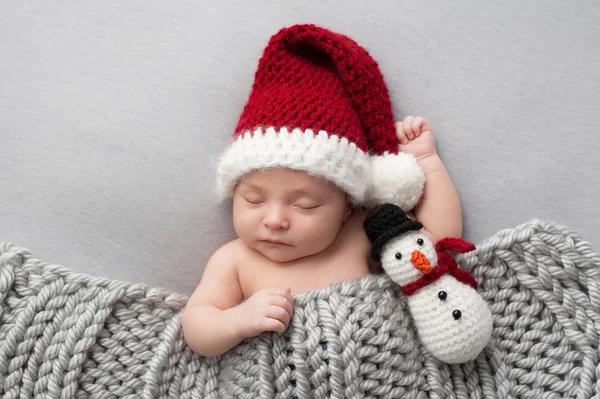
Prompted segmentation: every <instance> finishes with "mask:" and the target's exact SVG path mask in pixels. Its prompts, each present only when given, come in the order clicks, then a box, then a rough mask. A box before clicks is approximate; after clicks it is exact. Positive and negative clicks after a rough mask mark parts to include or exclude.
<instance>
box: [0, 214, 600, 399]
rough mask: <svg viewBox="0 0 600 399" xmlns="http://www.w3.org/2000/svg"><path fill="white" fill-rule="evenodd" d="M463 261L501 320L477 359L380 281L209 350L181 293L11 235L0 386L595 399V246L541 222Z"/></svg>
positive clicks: (17, 389)
mask: <svg viewBox="0 0 600 399" xmlns="http://www.w3.org/2000/svg"><path fill="white" fill-rule="evenodd" d="M458 260H459V263H460V265H461V267H462V268H464V269H467V270H469V271H471V272H472V273H473V275H474V276H475V277H476V279H477V280H478V281H479V282H480V289H479V290H480V293H481V295H482V296H483V297H484V299H485V300H486V301H487V303H488V304H489V306H490V308H491V310H492V313H493V315H494V332H493V336H492V340H491V342H490V343H489V345H488V346H487V348H486V349H485V350H484V351H483V352H482V353H481V354H480V356H479V357H478V358H477V359H476V360H475V361H473V362H469V363H466V364H463V365H453V366H449V365H446V364H442V363H440V362H439V361H437V360H436V359H434V358H432V357H431V356H430V355H428V354H427V353H426V352H425V351H424V350H423V349H422V347H421V345H420V344H419V341H418V339H417V336H416V331H415V329H414V327H413V325H412V322H411V318H410V314H409V312H408V309H407V307H406V303H405V300H404V298H403V297H402V295H401V294H399V291H398V288H397V287H396V286H395V285H394V284H393V283H392V282H391V281H390V280H389V279H388V278H387V277H386V276H385V275H377V276H374V275H371V276H367V277H365V278H362V279H360V280H355V281H348V282H344V283H341V284H336V285H333V286H330V287H327V288H324V289H321V290H317V291H312V292H308V293H304V294H301V295H298V296H296V298H295V314H294V317H293V319H292V321H291V325H290V327H289V329H288V330H287V332H285V333H284V334H282V335H278V334H269V333H265V334H262V335H260V336H258V337H255V338H252V339H249V340H247V341H245V342H243V343H242V344H240V345H239V346H238V347H236V348H235V349H233V350H231V351H230V352H228V353H226V354H225V355H223V356H221V357H218V358H212V359H211V358H203V357H200V356H198V355H196V354H194V353H193V352H192V351H191V350H190V349H189V348H187V346H186V345H185V341H184V340H183V336H182V332H181V326H180V322H181V312H182V309H183V307H184V305H185V302H186V299H187V298H186V297H185V296H183V295H178V294H176V293H171V292H168V291H165V290H162V289H158V288H151V287H148V286H144V285H140V284H131V283H126V282H121V281H115V280H111V279H106V278H94V277H90V276H86V275H81V274H76V273H73V272H71V271H69V270H68V269H66V268H64V267H61V266H56V265H49V264H46V263H44V262H42V261H40V260H38V259H36V258H35V257H34V256H32V254H31V253H30V252H28V251H27V250H25V249H23V248H19V247H16V246H14V245H11V244H3V245H1V246H0V300H1V303H2V307H1V308H0V396H1V397H2V398H34V397H35V398H107V399H108V398H229V397H239V398H256V397H260V398H329V397H331V398H375V397H381V398H440V399H442V398H443V399H445V398H503V399H504V398H536V399H541V398H580V399H584V398H586V399H587V398H600V394H599V393H600V366H599V364H598V359H599V355H600V353H599V352H600V349H599V333H600V288H599V285H600V258H599V256H598V255H597V254H596V253H595V252H594V251H593V250H592V248H591V247H590V245H589V244H588V243H587V242H585V241H584V240H582V239H581V238H580V237H579V236H578V235H577V234H576V233H574V232H573V231H571V230H569V229H566V228H564V227H561V226H557V225H554V224H550V223H544V222H540V221H531V222H529V223H525V224H523V225H521V226H518V227H517V228H514V229H507V230H503V231H500V232H499V233H497V234H495V235H494V236H493V237H491V238H490V239H488V240H486V241H485V242H483V243H482V244H481V245H479V246H478V248H477V250H476V251H475V252H472V253H468V254H465V255H461V256H459V257H458Z"/></svg>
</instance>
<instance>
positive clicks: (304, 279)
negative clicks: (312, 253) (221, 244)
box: [238, 251, 369, 298]
mask: <svg viewBox="0 0 600 399" xmlns="http://www.w3.org/2000/svg"><path fill="white" fill-rule="evenodd" d="M238 270H239V272H238V273H239V278H240V285H241V287H242V291H243V293H244V297H246V298H249V297H250V296H252V294H254V293H256V292H257V291H260V290H261V289H265V288H290V289H291V291H292V294H299V293H302V292H306V291H311V290H316V289H320V288H323V287H326V286H328V285H331V284H335V283H340V282H343V281H347V280H353V279H357V278H360V277H363V276H365V275H367V274H368V272H369V268H368V263H367V259H366V256H364V255H362V254H357V253H356V252H353V251H344V252H342V253H340V254H336V256H328V257H324V258H319V257H308V258H305V259H301V260H298V261H294V262H290V263H275V262H272V261H270V260H268V259H264V258H263V259H258V258H252V259H247V260H246V261H245V262H244V263H243V264H240V265H239V268H238Z"/></svg>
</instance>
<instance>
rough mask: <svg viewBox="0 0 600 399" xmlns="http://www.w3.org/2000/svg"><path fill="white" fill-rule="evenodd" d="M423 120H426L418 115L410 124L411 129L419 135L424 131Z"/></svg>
mask: <svg viewBox="0 0 600 399" xmlns="http://www.w3.org/2000/svg"><path fill="white" fill-rule="evenodd" d="M423 122H425V121H424V120H423V118H421V117H420V116H417V117H416V118H415V119H414V120H413V121H412V123H411V125H410V128H411V130H412V131H413V133H414V134H415V136H417V137H419V136H420V135H421V132H422V131H423V130H422V126H423Z"/></svg>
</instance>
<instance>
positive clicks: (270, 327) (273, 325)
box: [261, 318, 286, 333]
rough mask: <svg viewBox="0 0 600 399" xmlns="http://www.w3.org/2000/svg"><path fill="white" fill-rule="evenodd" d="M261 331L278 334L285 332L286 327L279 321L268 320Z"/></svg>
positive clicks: (264, 322)
mask: <svg viewBox="0 0 600 399" xmlns="http://www.w3.org/2000/svg"><path fill="white" fill-rule="evenodd" d="M261 329H262V330H263V331H275V332H278V333H282V332H284V331H285V329H286V326H285V324H283V323H282V322H280V321H279V320H277V319H271V318H266V319H265V320H264V321H263V323H262V328H261Z"/></svg>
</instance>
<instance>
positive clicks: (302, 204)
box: [294, 201, 321, 210]
mask: <svg viewBox="0 0 600 399" xmlns="http://www.w3.org/2000/svg"><path fill="white" fill-rule="evenodd" d="M319 206H321V205H320V204H319V203H317V202H314V201H298V202H296V203H295V204H294V207H297V208H301V209H307V210H308V209H316V208H318V207H319Z"/></svg>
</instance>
